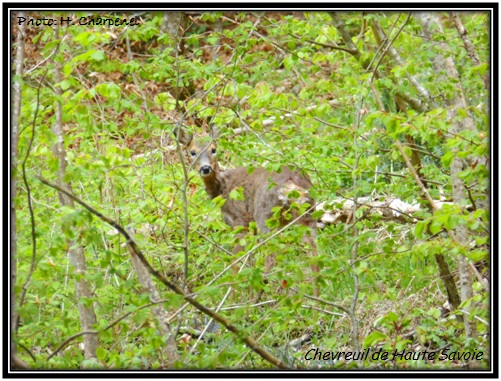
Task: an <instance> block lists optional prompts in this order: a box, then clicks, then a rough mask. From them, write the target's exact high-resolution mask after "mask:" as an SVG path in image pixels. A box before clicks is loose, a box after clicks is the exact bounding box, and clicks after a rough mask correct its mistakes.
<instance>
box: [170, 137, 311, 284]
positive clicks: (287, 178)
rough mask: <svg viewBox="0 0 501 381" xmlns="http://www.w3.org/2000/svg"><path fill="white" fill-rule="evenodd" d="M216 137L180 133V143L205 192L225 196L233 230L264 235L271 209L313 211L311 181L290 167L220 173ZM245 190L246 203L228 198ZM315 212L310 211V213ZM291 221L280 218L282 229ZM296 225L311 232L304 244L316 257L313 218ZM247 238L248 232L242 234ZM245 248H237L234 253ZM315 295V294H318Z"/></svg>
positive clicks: (225, 217) (224, 209)
mask: <svg viewBox="0 0 501 381" xmlns="http://www.w3.org/2000/svg"><path fill="white" fill-rule="evenodd" d="M214 138H215V137H214V136H203V137H198V138H193V136H191V135H186V133H184V132H183V130H181V132H180V134H179V136H178V139H179V141H180V142H181V143H183V144H184V145H185V147H186V148H187V150H188V155H189V157H190V162H191V165H192V167H193V168H194V169H195V170H196V171H197V172H199V174H200V176H201V178H202V180H203V182H204V185H205V190H206V192H207V194H208V195H209V197H211V198H212V199H213V198H215V197H217V196H222V197H223V198H224V199H225V203H224V205H223V206H222V207H221V212H222V215H223V220H224V222H225V223H226V224H228V225H229V226H231V227H237V226H242V227H244V228H246V229H247V228H248V227H249V224H250V223H251V222H252V221H255V222H256V225H257V227H258V229H259V231H260V232H261V233H268V232H269V231H270V228H269V227H268V226H267V225H266V220H268V219H270V218H271V217H272V216H273V212H272V209H273V208H274V207H276V206H279V207H283V208H287V209H289V207H290V205H291V203H292V202H296V203H297V204H304V203H308V204H309V205H310V206H311V207H314V205H315V201H314V200H313V199H312V198H311V197H310V195H309V191H308V190H309V189H310V188H311V187H312V184H311V182H310V180H309V179H308V178H306V177H305V176H303V175H301V174H300V173H298V172H295V171H292V170H291V169H290V168H289V167H282V169H281V172H280V173H277V172H270V171H268V170H266V169H265V168H256V169H254V171H253V172H252V173H249V171H248V169H247V168H245V167H238V168H235V169H227V170H224V171H223V170H221V169H220V167H219V164H218V162H217V154H216V152H217V150H216V143H215V141H214ZM239 187H241V188H243V195H244V200H234V199H232V198H230V197H229V194H230V192H231V191H232V190H234V189H237V188H239ZM291 191H295V194H296V195H297V194H299V196H300V197H298V198H296V199H290V198H289V196H288V194H289V192H291ZM311 209H312V208H310V210H311ZM290 213H291V214H292V219H296V218H297V217H299V215H298V211H297V209H293V208H291V209H290ZM289 222H290V220H289V221H288V220H285V219H284V218H281V219H280V221H279V226H280V227H283V226H285V225H287V224H288V223H289ZM296 223H298V224H301V225H305V226H308V227H309V228H311V234H310V235H307V236H304V237H303V241H304V242H305V243H308V244H309V245H310V246H311V250H312V255H316V245H315V236H316V221H314V220H313V219H312V218H311V212H309V213H306V214H304V215H303V216H301V218H299V219H298V220H297V221H296ZM241 235H242V236H243V235H245V231H244V232H243V233H241ZM242 249H243V248H242V247H241V246H239V245H237V246H236V247H235V249H234V252H235V253H237V252H239V251H241V250H242ZM273 261H274V259H273V257H272V256H271V257H270V259H269V258H267V260H266V261H265V262H266V271H269V270H270V268H271V267H272V265H273ZM311 268H312V271H313V272H318V267H317V266H316V265H312V266H311ZM315 293H317V292H316V290H315Z"/></svg>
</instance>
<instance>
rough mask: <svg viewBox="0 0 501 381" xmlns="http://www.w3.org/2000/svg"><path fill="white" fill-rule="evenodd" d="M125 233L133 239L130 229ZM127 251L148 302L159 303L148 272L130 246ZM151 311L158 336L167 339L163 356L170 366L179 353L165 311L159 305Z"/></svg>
mask: <svg viewBox="0 0 501 381" xmlns="http://www.w3.org/2000/svg"><path fill="white" fill-rule="evenodd" d="M127 233H129V235H130V236H131V237H134V233H133V232H132V231H131V230H130V229H127ZM127 249H128V251H129V254H130V256H131V258H132V265H133V266H134V269H135V270H136V273H137V277H138V278H139V282H140V283H141V285H142V286H143V289H144V290H145V291H146V292H147V293H148V294H149V295H150V300H151V301H152V302H158V301H160V300H161V298H160V293H159V292H158V290H157V288H156V286H155V283H154V282H153V279H152V277H151V274H150V272H149V271H148V269H147V268H146V267H145V266H144V265H143V262H141V260H140V259H139V258H138V257H137V255H136V254H135V253H134V251H133V250H132V249H131V248H130V246H127ZM151 311H152V312H153V314H154V315H155V318H156V320H157V329H158V330H159V331H160V334H161V335H162V337H167V341H166V345H165V354H166V356H167V359H168V365H170V364H172V363H173V362H174V361H177V360H179V353H178V352H177V346H176V341H175V338H174V335H173V334H172V330H171V328H170V325H169V324H168V323H167V319H168V314H167V311H165V309H164V308H163V307H162V305H161V304H157V305H155V306H153V307H152V308H151Z"/></svg>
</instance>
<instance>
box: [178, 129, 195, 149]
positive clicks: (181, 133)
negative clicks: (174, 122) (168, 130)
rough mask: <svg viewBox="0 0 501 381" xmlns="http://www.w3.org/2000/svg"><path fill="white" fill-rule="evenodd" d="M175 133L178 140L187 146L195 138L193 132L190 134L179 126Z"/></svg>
mask: <svg viewBox="0 0 501 381" xmlns="http://www.w3.org/2000/svg"><path fill="white" fill-rule="evenodd" d="M174 134H175V135H176V137H177V140H178V141H179V143H181V144H183V145H185V146H187V145H188V144H190V143H191V140H192V139H193V134H190V133H189V132H187V131H186V130H185V129H184V128H182V127H178V128H176V129H175V130H174Z"/></svg>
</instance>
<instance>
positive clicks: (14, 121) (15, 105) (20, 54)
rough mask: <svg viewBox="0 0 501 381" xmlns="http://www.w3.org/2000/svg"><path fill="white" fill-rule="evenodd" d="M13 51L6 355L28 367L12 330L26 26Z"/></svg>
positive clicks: (14, 321)
mask: <svg viewBox="0 0 501 381" xmlns="http://www.w3.org/2000/svg"><path fill="white" fill-rule="evenodd" d="M19 17H24V12H20V13H19ZM18 28H19V29H18V30H19V33H18V35H17V38H16V40H17V49H16V61H15V65H16V78H15V80H14V81H13V83H12V90H13V91H12V118H11V139H10V295H9V297H10V356H11V367H13V368H25V369H26V368H29V367H28V365H27V364H26V363H25V362H24V361H23V360H21V359H20V358H19V357H18V355H17V345H16V339H15V338H16V330H17V328H16V327H17V313H16V292H15V288H16V277H17V267H16V258H17V232H16V226H17V217H16V193H17V192H16V183H17V182H16V179H17V156H18V152H17V151H18V143H19V114H20V112H21V98H22V94H21V83H20V78H21V77H22V74H23V60H24V35H25V30H26V26H25V24H22V25H20V26H19V27H18Z"/></svg>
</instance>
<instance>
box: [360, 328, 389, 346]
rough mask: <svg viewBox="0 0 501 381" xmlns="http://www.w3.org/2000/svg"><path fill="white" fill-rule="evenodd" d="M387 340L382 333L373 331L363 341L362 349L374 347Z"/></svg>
mask: <svg viewBox="0 0 501 381" xmlns="http://www.w3.org/2000/svg"><path fill="white" fill-rule="evenodd" d="M388 340H389V338H388V336H386V335H385V334H384V333H383V332H380V331H374V332H372V333H370V334H369V335H368V336H367V337H366V338H365V340H364V348H370V347H374V346H376V345H377V344H379V343H382V342H385V341H388Z"/></svg>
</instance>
